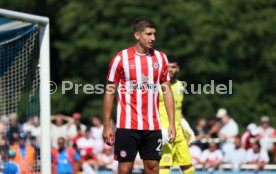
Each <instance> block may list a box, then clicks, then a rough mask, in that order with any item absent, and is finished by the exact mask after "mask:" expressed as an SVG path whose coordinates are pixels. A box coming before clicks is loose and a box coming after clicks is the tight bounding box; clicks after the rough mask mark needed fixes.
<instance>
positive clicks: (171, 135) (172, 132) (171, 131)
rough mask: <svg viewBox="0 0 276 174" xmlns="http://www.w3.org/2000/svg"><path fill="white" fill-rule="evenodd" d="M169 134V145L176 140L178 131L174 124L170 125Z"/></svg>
mask: <svg viewBox="0 0 276 174" xmlns="http://www.w3.org/2000/svg"><path fill="white" fill-rule="evenodd" d="M168 134H169V143H173V142H174V140H175V135H176V130H175V125H174V124H170V125H169V128H168Z"/></svg>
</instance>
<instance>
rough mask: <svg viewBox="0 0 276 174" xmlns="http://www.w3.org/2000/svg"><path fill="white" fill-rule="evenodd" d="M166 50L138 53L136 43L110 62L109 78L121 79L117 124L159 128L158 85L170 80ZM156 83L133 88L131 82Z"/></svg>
mask: <svg viewBox="0 0 276 174" xmlns="http://www.w3.org/2000/svg"><path fill="white" fill-rule="evenodd" d="M166 59H167V58H166V56H165V54H164V53H162V52H159V51H154V52H152V54H145V55H144V54H143V55H142V54H137V53H136V52H135V50H134V48H133V47H131V48H128V49H125V50H123V51H121V52H119V53H118V54H117V56H115V57H114V58H113V59H112V60H111V62H110V67H109V73H108V75H107V80H109V81H111V82H115V83H119V87H118V97H117V102H118V104H117V123H116V126H117V128H125V129H136V130H159V129H160V127H161V126H160V120H159V113H158V86H159V84H160V82H161V81H168V80H169V76H168V71H167V64H168V62H167V60H166ZM147 84H149V85H157V87H156V88H155V89H133V88H130V86H131V85H138V86H139V85H147Z"/></svg>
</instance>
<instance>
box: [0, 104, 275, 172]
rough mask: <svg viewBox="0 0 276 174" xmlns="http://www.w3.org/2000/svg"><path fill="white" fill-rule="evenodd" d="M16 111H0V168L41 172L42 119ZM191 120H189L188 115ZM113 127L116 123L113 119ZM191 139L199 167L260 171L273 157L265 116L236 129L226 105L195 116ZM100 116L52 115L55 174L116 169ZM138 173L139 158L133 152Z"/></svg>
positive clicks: (272, 136) (272, 134)
mask: <svg viewBox="0 0 276 174" xmlns="http://www.w3.org/2000/svg"><path fill="white" fill-rule="evenodd" d="M17 119H18V118H17V115H16V114H10V115H8V116H1V120H0V133H1V137H0V157H1V158H0V164H1V171H2V173H8V174H13V173H16V171H20V173H21V174H28V173H39V172H40V149H39V147H40V143H41V129H40V122H39V121H40V120H39V117H37V116H32V117H29V118H28V119H27V120H26V121H25V122H23V123H20V122H19V121H18V120H17ZM188 122H189V120H188ZM113 129H114V131H115V124H114V123H113ZM193 130H194V133H195V141H194V142H192V143H191V144H190V153H191V156H192V159H193V164H195V165H201V166H202V167H201V169H202V170H208V171H212V170H217V169H219V167H220V165H221V164H224V163H226V164H230V165H231V168H232V169H233V170H239V169H240V166H241V165H242V164H255V166H256V167H255V170H262V169H263V167H264V166H265V165H266V164H269V163H275V162H276V141H275V138H276V130H275V129H274V128H272V127H271V126H270V121H269V117H268V116H263V117H261V120H260V123H250V124H248V126H247V129H246V131H245V132H239V130H240V129H239V127H238V124H237V122H236V121H235V120H234V119H233V118H232V117H231V116H230V115H229V113H228V112H227V110H226V109H224V108H221V109H219V110H218V112H217V113H216V117H214V118H209V119H208V120H206V119H204V118H199V119H198V120H197V122H196V125H195V126H194V128H193ZM102 131H103V123H102V117H101V116H99V115H94V116H92V117H91V120H90V123H85V124H84V123H83V122H82V120H81V115H80V114H79V113H74V114H72V116H65V115H62V114H59V115H52V116H51V146H52V150H51V151H52V152H51V160H52V171H53V173H57V174H59V173H70V172H73V173H83V174H93V173H95V171H99V170H109V171H112V172H113V173H117V171H116V170H117V165H118V164H117V162H116V161H114V160H113V159H114V154H113V147H110V146H108V145H106V144H105V143H104V141H103V138H102ZM135 164H136V166H138V167H137V169H135V170H137V171H138V172H137V173H139V171H140V170H142V169H141V168H139V166H141V164H142V161H141V159H140V158H139V155H137V160H136V162H135Z"/></svg>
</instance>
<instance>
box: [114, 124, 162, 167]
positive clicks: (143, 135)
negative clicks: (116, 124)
mask: <svg viewBox="0 0 276 174" xmlns="http://www.w3.org/2000/svg"><path fill="white" fill-rule="evenodd" d="M114 151H115V152H114V153H115V154H114V159H115V160H117V161H119V162H134V160H135V158H136V155H137V152H139V154H140V157H141V159H143V160H158V161H159V160H160V159H161V155H162V134H161V131H160V130H152V131H151V130H149V131H148V130H132V129H117V130H116V133H115V150H114Z"/></svg>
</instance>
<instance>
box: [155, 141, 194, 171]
mask: <svg viewBox="0 0 276 174" xmlns="http://www.w3.org/2000/svg"><path fill="white" fill-rule="evenodd" d="M162 148H163V149H162V158H161V160H160V163H159V165H160V166H185V165H189V164H192V158H191V155H190V151H189V147H188V144H187V142H186V140H185V139H184V140H181V141H176V142H174V143H173V144H166V145H163V147H162Z"/></svg>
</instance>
